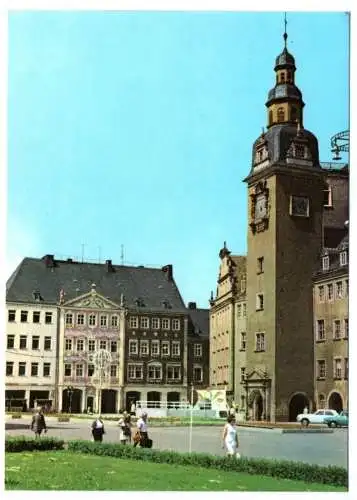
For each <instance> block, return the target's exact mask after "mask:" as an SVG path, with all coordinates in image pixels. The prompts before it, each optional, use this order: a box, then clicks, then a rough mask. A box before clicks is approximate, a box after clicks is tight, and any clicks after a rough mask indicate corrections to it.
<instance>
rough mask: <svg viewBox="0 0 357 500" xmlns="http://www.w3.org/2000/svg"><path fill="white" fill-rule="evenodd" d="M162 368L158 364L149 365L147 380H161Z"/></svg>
mask: <svg viewBox="0 0 357 500" xmlns="http://www.w3.org/2000/svg"><path fill="white" fill-rule="evenodd" d="M161 379H162V366H161V364H159V363H150V364H149V365H148V380H161Z"/></svg>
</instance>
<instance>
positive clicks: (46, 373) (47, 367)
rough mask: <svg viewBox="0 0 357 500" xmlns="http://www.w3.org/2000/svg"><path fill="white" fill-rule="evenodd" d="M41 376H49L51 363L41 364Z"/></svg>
mask: <svg viewBox="0 0 357 500" xmlns="http://www.w3.org/2000/svg"><path fill="white" fill-rule="evenodd" d="M43 376H44V377H50V376H51V363H43Z"/></svg>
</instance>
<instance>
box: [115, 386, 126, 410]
mask: <svg viewBox="0 0 357 500" xmlns="http://www.w3.org/2000/svg"><path fill="white" fill-rule="evenodd" d="M122 392H123V391H122V389H121V388H120V389H118V390H117V393H116V394H117V400H116V412H117V413H119V412H120V410H121V409H123V408H124V407H123V404H122Z"/></svg>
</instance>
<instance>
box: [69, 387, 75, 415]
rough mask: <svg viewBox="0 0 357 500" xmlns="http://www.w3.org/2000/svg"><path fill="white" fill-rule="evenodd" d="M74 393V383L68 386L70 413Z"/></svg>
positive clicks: (70, 411)
mask: <svg viewBox="0 0 357 500" xmlns="http://www.w3.org/2000/svg"><path fill="white" fill-rule="evenodd" d="M73 393H74V387H73V385H69V386H68V387H67V394H68V413H72V397H73Z"/></svg>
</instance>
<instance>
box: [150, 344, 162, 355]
mask: <svg viewBox="0 0 357 500" xmlns="http://www.w3.org/2000/svg"><path fill="white" fill-rule="evenodd" d="M159 355H160V341H159V340H152V341H151V356H159Z"/></svg>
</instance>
